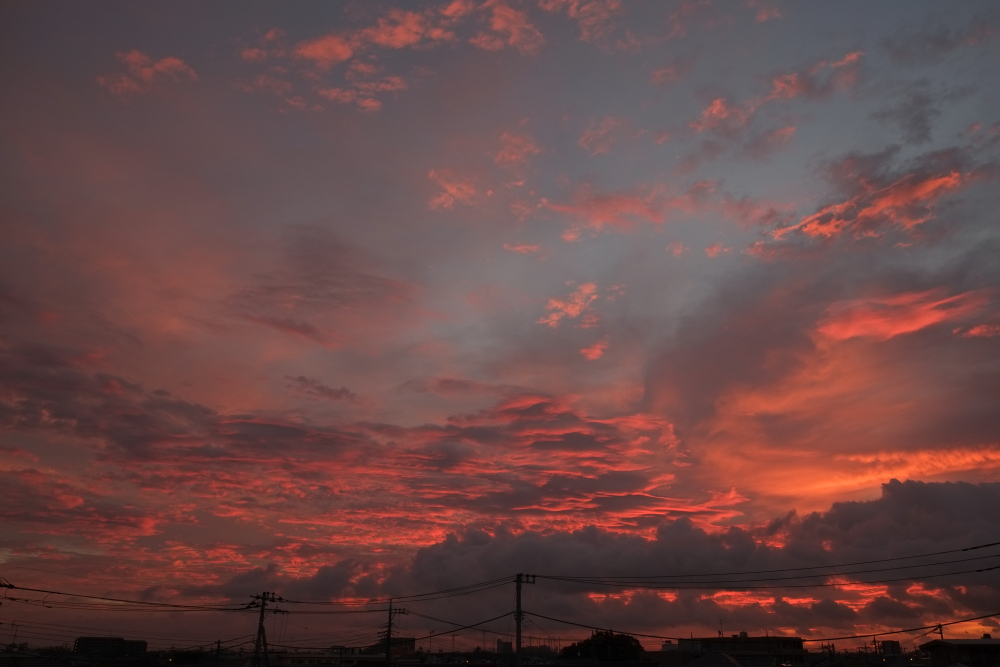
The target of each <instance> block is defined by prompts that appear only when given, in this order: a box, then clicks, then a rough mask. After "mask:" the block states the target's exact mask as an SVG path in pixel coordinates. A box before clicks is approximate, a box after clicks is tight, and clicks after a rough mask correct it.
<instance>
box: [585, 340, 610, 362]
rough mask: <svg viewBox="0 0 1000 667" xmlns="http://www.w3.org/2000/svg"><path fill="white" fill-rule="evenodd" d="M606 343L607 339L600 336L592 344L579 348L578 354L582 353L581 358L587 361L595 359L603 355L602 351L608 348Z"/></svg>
mask: <svg viewBox="0 0 1000 667" xmlns="http://www.w3.org/2000/svg"><path fill="white" fill-rule="evenodd" d="M608 345H609V343H608V339H607V338H602V339H601V340H599V341H597V342H596V343H594V344H593V345H590V346H589V347H585V348H583V349H581V350H580V354H582V355H583V358H584V359H586V360H587V361H596V360H598V359H600V358H601V357H603V356H604V353H605V352H607V350H608Z"/></svg>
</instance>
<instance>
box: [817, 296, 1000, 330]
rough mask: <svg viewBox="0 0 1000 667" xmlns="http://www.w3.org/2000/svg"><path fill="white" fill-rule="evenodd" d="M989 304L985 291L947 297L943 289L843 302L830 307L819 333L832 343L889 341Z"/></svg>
mask: <svg viewBox="0 0 1000 667" xmlns="http://www.w3.org/2000/svg"><path fill="white" fill-rule="evenodd" d="M987 303H989V294H988V293H987V292H986V291H984V290H976V291H972V292H965V293H963V294H958V295H955V296H950V297H949V296H945V294H944V290H942V289H932V290H927V291H924V292H905V293H902V294H896V295H893V296H888V297H875V298H867V299H855V300H851V301H841V302H838V303H835V304H833V305H832V306H830V307H829V308H828V309H827V310H826V313H825V314H824V316H823V318H822V320H821V321H820V323H819V325H818V326H817V328H816V331H817V332H818V333H820V334H821V335H822V336H824V337H826V338H829V339H832V340H847V339H849V338H858V337H863V338H874V339H876V340H889V339H890V338H893V337H895V336H900V335H903V334H908V333H913V332H915V331H920V330H921V329H925V328H927V327H930V326H933V325H935V324H940V323H942V322H948V321H954V320H960V319H964V318H966V317H968V316H969V315H972V314H974V313H976V312H978V311H979V310H981V309H982V308H983V307H984V306H985V305H986V304H987Z"/></svg>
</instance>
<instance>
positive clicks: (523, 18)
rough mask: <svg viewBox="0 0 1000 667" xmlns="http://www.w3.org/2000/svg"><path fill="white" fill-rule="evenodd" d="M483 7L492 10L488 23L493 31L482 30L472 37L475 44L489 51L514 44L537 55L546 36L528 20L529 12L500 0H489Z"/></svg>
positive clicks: (518, 48)
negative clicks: (526, 12)
mask: <svg viewBox="0 0 1000 667" xmlns="http://www.w3.org/2000/svg"><path fill="white" fill-rule="evenodd" d="M483 7H484V8H485V9H488V10H489V11H490V18H489V20H488V21H487V23H488V24H489V27H490V30H491V31H492V32H491V33H488V32H481V33H479V34H478V35H476V36H475V37H473V38H472V39H470V40H469V41H470V42H471V43H472V44H473V45H474V46H477V47H479V48H481V49H485V50H487V51H499V50H500V49H502V48H504V47H505V46H512V47H514V48H515V49H517V50H518V51H520V52H521V53H524V54H526V55H536V54H537V53H538V51H539V50H540V49H541V48H542V45H543V44H544V43H545V38H544V37H542V33H541V32H539V31H538V28H536V27H535V26H534V25H533V24H532V23H531V21H530V20H528V15H527V14H525V13H524V12H522V11H519V10H517V9H514V8H513V7H511V6H510V5H507V4H505V3H503V2H501V1H500V0H487V2H485V3H484V4H483Z"/></svg>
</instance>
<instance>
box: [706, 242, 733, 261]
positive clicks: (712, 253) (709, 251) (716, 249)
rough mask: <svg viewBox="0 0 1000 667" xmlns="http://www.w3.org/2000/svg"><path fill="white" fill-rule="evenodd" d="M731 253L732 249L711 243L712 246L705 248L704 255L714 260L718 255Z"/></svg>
mask: <svg viewBox="0 0 1000 667" xmlns="http://www.w3.org/2000/svg"><path fill="white" fill-rule="evenodd" d="M730 252H732V248H726V247H724V246H723V245H722V244H721V243H713V244H712V245H710V246H708V247H707V248H705V254H706V255H708V256H709V257H711V258H712V259H715V258H716V257H718V256H719V255H725V254H728V253H730Z"/></svg>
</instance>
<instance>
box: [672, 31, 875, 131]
mask: <svg viewBox="0 0 1000 667" xmlns="http://www.w3.org/2000/svg"><path fill="white" fill-rule="evenodd" d="M863 56H864V53H863V52H861V51H854V52H852V53H848V54H847V55H845V56H844V57H843V58H841V59H840V60H838V61H836V62H833V63H827V62H826V61H820V62H818V63H816V64H815V65H813V66H811V67H809V68H807V69H805V70H800V71H794V72H785V73H782V74H778V75H776V76H774V77H772V78H771V81H770V90H769V91H768V92H767V94H765V95H764V96H762V97H755V98H752V99H750V100H747V101H746V102H744V103H742V104H732V103H730V102H729V101H727V100H726V99H725V98H722V97H719V98H716V99H714V100H712V102H711V103H710V104H709V105H708V106H707V107H705V109H703V110H702V112H701V114H700V115H699V116H698V118H696V119H695V120H693V121H691V122H690V123H689V124H688V125H689V127H690V128H691V129H692V130H694V131H695V132H698V133H703V132H711V133H714V134H717V135H719V136H722V137H725V138H728V139H735V138H739V137H740V136H741V135H742V134H743V132H744V131H745V130H746V129H747V127H748V126H749V125H750V123H751V121H752V120H753V118H754V115H755V114H756V113H757V111H758V110H759V109H760V108H761V107H763V106H764V105H767V104H770V103H772V102H775V101H778V100H786V101H787V100H791V99H794V98H797V97H806V98H810V99H819V98H823V97H826V96H828V95H830V94H831V93H833V92H834V91H837V90H850V89H851V88H853V87H854V86H855V85H856V83H857V80H858V76H859V68H860V66H861V58H862V57H863ZM792 133H794V128H790V126H787V127H784V128H781V129H779V130H776V131H773V132H771V133H770V134H769V135H762V137H761V138H759V141H763V142H764V144H765V145H762V146H761V147H760V148H765V149H766V148H767V146H766V144H768V143H769V144H771V145H772V147H773V146H774V145H780V143H784V142H786V141H787V140H789V139H790V138H791V136H792ZM749 150H753V148H752V147H751V148H750V149H749Z"/></svg>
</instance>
